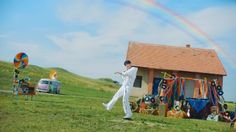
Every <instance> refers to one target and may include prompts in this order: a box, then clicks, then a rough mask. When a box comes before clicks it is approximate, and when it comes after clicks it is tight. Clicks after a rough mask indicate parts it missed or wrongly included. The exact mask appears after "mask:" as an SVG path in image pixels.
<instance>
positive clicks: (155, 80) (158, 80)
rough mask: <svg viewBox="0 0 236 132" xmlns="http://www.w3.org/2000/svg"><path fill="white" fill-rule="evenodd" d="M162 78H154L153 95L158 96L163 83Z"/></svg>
mask: <svg viewBox="0 0 236 132" xmlns="http://www.w3.org/2000/svg"><path fill="white" fill-rule="evenodd" d="M161 80H162V79H161V78H154V79H153V87H152V94H153V95H157V94H158V86H159V83H160V82H161Z"/></svg>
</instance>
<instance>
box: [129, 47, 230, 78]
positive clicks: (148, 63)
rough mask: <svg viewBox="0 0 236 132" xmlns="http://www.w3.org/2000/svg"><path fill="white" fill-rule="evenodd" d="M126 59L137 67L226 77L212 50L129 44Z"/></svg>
mask: <svg viewBox="0 0 236 132" xmlns="http://www.w3.org/2000/svg"><path fill="white" fill-rule="evenodd" d="M126 58H127V59H129V60H131V62H132V64H133V65H134V66H137V67H145V68H153V69H162V70H174V71H186V72H197V73H207V74H216V75H226V71H225V69H224V66H223V65H222V63H221V61H220V59H219V58H218V56H217V53H216V52H215V50H213V49H199V48H191V47H190V48H187V47H176V46H166V45H159V44H147V43H140V42H130V43H129V47H128V52H127V57H126Z"/></svg>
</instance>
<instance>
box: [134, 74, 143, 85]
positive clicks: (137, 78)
mask: <svg viewBox="0 0 236 132" xmlns="http://www.w3.org/2000/svg"><path fill="white" fill-rule="evenodd" d="M134 87H137V88H141V87H142V76H136V79H135V81H134Z"/></svg>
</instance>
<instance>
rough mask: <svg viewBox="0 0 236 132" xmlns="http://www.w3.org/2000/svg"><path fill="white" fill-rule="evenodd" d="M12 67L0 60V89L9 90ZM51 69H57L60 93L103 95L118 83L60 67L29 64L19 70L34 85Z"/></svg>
mask: <svg viewBox="0 0 236 132" xmlns="http://www.w3.org/2000/svg"><path fill="white" fill-rule="evenodd" d="M13 69H14V67H13V65H12V63H8V62H3V61H0V84H1V85H0V89H2V90H11V87H12V78H13ZM51 69H54V70H56V71H57V73H58V80H59V81H61V82H62V87H61V93H62V94H74V95H84V96H85V95H90V96H93V95H96V96H97V95H100V96H105V95H106V93H107V92H112V91H115V90H116V89H117V88H118V85H116V84H114V83H112V82H111V81H107V80H103V79H90V78H86V77H82V76H79V75H76V74H74V73H71V72H69V71H67V70H65V69H62V68H42V67H39V66H35V65H29V66H28V67H27V68H25V69H24V70H22V71H21V73H20V77H21V78H23V77H30V78H31V82H32V83H33V84H35V85H36V84H37V82H38V81H39V80H40V79H41V78H48V77H49V73H50V71H51ZM94 89H95V90H94ZM104 93H105V94H104Z"/></svg>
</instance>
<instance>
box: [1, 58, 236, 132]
mask: <svg viewBox="0 0 236 132" xmlns="http://www.w3.org/2000/svg"><path fill="white" fill-rule="evenodd" d="M53 69H56V70H57V72H58V76H59V78H58V79H59V80H60V81H61V83H62V89H61V93H62V94H60V95H56V94H37V95H36V96H35V97H34V98H33V100H32V101H31V100H29V101H25V100H24V96H19V97H18V99H16V98H15V97H13V96H12V95H11V94H10V93H9V92H6V90H11V82H12V80H11V79H12V74H13V66H12V64H11V63H7V62H2V61H1V62H0V132H34V131H42V132H45V131H46V132H48V131H52V132H55V131H58V132H78V131H79V132H81V131H88V132H91V131H101V132H105V131H108V132H110V131H134V132H137V131H140V132H143V131H148V132H149V131H151V132H156V131H158V132H159V131H160V132H161V131H173V132H182V131H186V132H195V131H199V132H212V131H219V132H228V131H234V130H232V129H230V128H229V123H223V122H212V121H204V120H195V119H175V118H166V117H160V116H152V115H143V114H137V113H134V115H133V121H124V120H122V117H123V116H124V113H123V109H122V105H121V101H118V103H117V104H116V105H115V107H114V109H112V111H106V110H105V109H104V107H103V106H102V105H101V104H102V102H107V101H109V100H110V99H111V97H112V96H113V94H114V92H115V91H116V90H117V88H118V86H117V85H115V84H113V82H112V81H111V80H109V79H98V80H97V79H90V78H86V77H82V76H79V75H76V74H73V73H70V72H68V71H66V70H64V69H61V68H53ZM50 70H51V68H42V67H38V66H33V65H30V66H29V67H27V68H26V69H25V70H24V71H23V72H22V74H21V76H26V75H27V76H29V77H30V78H31V79H32V82H33V83H35V84H36V83H37V81H38V80H39V79H40V78H47V77H48V75H49V72H50Z"/></svg>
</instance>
